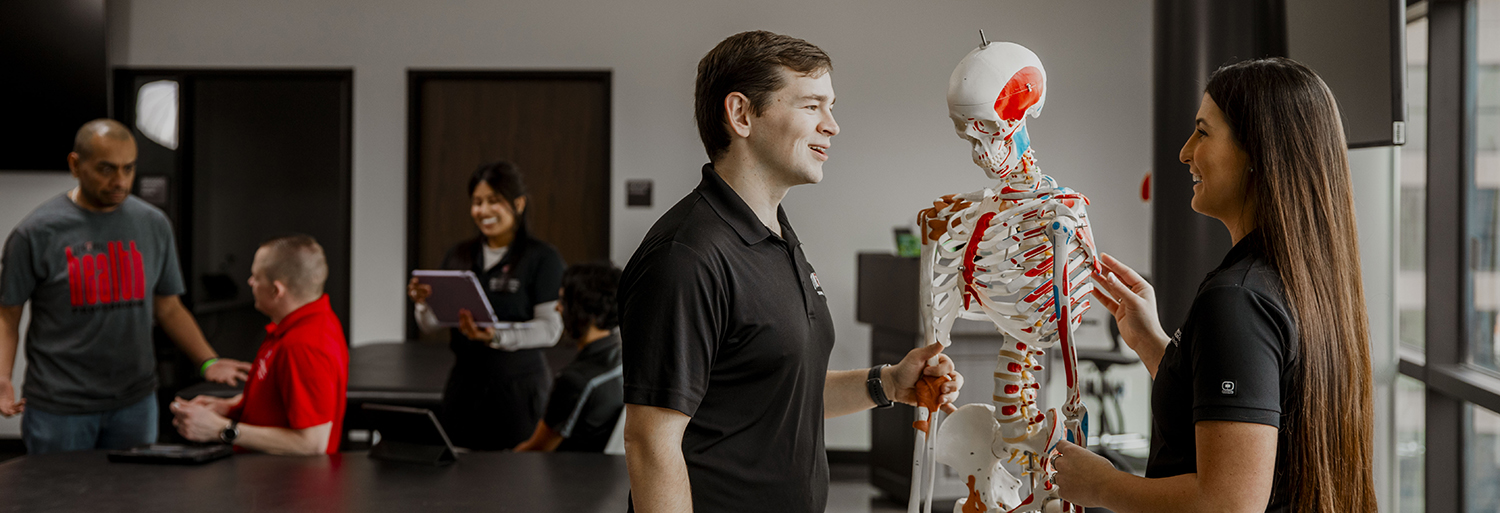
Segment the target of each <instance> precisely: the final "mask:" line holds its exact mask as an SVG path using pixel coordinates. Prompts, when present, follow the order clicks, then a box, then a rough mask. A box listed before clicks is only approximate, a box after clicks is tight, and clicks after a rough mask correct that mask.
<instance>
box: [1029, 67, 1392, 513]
mask: <svg viewBox="0 0 1500 513" xmlns="http://www.w3.org/2000/svg"><path fill="white" fill-rule="evenodd" d="M1346 148H1347V146H1346V144H1345V141H1344V130H1343V126H1342V124H1341V123H1340V118H1339V111H1338V106H1337V104H1336V103H1335V101H1334V98H1333V94H1332V93H1331V92H1330V91H1329V90H1328V87H1327V85H1325V84H1324V83H1323V81H1322V79H1320V78H1318V76H1317V74H1315V73H1313V71H1312V70H1311V69H1308V68H1307V67H1306V66H1303V65H1302V64H1299V63H1297V62H1296V61H1293V60H1290V59H1284V58H1271V59H1258V60H1251V61H1245V62H1240V63H1237V64H1232V65H1228V66H1225V67H1223V68H1220V69H1219V70H1218V71H1216V72H1214V74H1213V76H1212V77H1210V78H1209V83H1208V88H1207V91H1206V92H1205V93H1204V95H1203V103H1202V105H1201V106H1200V107H1199V110H1198V116H1197V120H1196V123H1195V128H1194V132H1193V135H1192V136H1191V137H1190V138H1189V139H1188V141H1187V144H1186V145H1184V146H1183V148H1182V154H1181V156H1180V158H1181V160H1182V162H1183V163H1185V164H1188V166H1189V170H1190V172H1191V173H1192V174H1193V179H1194V180H1193V181H1194V185H1193V192H1194V195H1193V200H1192V206H1193V210H1195V211H1197V212H1199V213H1201V214H1204V215H1207V216H1210V217H1213V218H1215V219H1218V220H1219V221H1222V222H1223V223H1224V226H1225V228H1227V229H1228V230H1229V235H1230V237H1232V238H1233V240H1234V248H1233V249H1231V250H1230V251H1229V254H1228V255H1226V256H1225V258H1224V261H1223V263H1222V264H1220V266H1219V267H1218V268H1217V269H1215V270H1214V271H1213V272H1210V273H1209V274H1208V276H1207V277H1206V278H1205V279H1204V280H1203V284H1202V285H1200V286H1199V289H1198V295H1197V297H1196V298H1194V300H1193V306H1192V308H1191V310H1190V312H1189V314H1188V318H1187V321H1186V322H1184V323H1183V325H1182V327H1181V329H1179V330H1177V331H1176V333H1175V334H1173V335H1172V336H1168V335H1167V333H1166V331H1165V330H1163V329H1162V327H1161V324H1160V322H1159V321H1158V320H1157V316H1156V298H1155V292H1154V291H1153V290H1152V288H1151V285H1150V284H1148V283H1146V281H1145V280H1143V279H1141V277H1140V275H1139V274H1137V273H1136V272H1135V271H1133V270H1131V269H1130V268H1129V267H1128V266H1126V265H1124V264H1122V263H1120V262H1119V261H1118V260H1115V259H1114V258H1112V257H1109V256H1107V255H1106V256H1104V257H1103V258H1101V259H1100V260H1101V261H1102V262H1103V264H1104V269H1105V270H1104V272H1103V273H1102V274H1096V275H1095V276H1094V280H1095V282H1097V283H1098V284H1099V286H1100V287H1099V289H1101V290H1098V291H1096V292H1095V296H1096V298H1097V299H1098V300H1099V302H1101V303H1103V304H1104V306H1105V307H1106V308H1108V309H1109V311H1110V313H1112V314H1113V315H1114V317H1115V320H1116V322H1117V323H1118V324H1119V325H1120V332H1121V335H1122V337H1124V339H1125V341H1126V343H1128V344H1129V345H1130V347H1131V348H1132V349H1134V350H1135V351H1136V352H1137V353H1138V354H1140V356H1141V360H1142V361H1143V362H1144V363H1145V364H1146V369H1147V370H1148V371H1150V372H1151V377H1152V380H1153V386H1152V398H1151V410H1152V437H1151V438H1152V440H1151V459H1150V462H1149V463H1148V464H1147V468H1146V477H1145V478H1141V477H1136V476H1133V475H1130V474H1126V473H1124V472H1120V471H1118V470H1115V469H1114V468H1113V467H1112V466H1111V465H1110V464H1109V462H1108V461H1106V460H1104V459H1103V458H1101V457H1098V456H1095V455H1094V454H1093V453H1090V452H1088V451H1087V450H1084V449H1082V448H1079V447H1078V446H1075V445H1072V444H1067V443H1066V442H1065V443H1063V444H1060V447H1059V456H1058V457H1056V459H1055V465H1056V468H1057V470H1058V474H1057V478H1056V483H1057V485H1058V486H1059V487H1060V493H1061V495H1062V497H1063V498H1065V499H1068V500H1070V501H1072V502H1074V503H1077V504H1083V505H1090V506H1094V505H1097V506H1103V507H1107V508H1109V509H1111V510H1114V511H1117V512H1121V513H1125V512H1136V511H1153V512H1157V511H1161V512H1166V511H1246V512H1249V511H1256V512H1259V511H1278V512H1280V511H1289V512H1290V511H1294V512H1299V513H1302V512H1316V513H1326V512H1346V511H1357V512H1365V511H1376V505H1375V490H1374V482H1373V475H1372V472H1371V470H1372V467H1373V459H1374V455H1373V454H1372V439H1373V438H1374V404H1373V401H1372V397H1373V394H1374V392H1373V389H1372V383H1371V371H1370V350H1369V323H1368V320H1367V318H1366V313H1365V301H1364V289H1363V286H1362V285H1361V283H1360V267H1359V243H1358V236H1357V234H1356V231H1355V219H1354V197H1353V192H1352V186H1351V183H1350V180H1351V179H1350V175H1349V161H1348V152H1347V150H1346Z"/></svg>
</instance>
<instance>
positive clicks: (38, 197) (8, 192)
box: [0, 155, 78, 438]
mask: <svg viewBox="0 0 1500 513" xmlns="http://www.w3.org/2000/svg"><path fill="white" fill-rule="evenodd" d="M64 157H66V155H64ZM59 160H61V159H59ZM66 167H67V163H66V161H63V168H64V169H66ZM77 184H78V182H76V181H74V180H73V175H70V174H68V173H66V172H50V173H49V172H40V171H39V172H33V173H11V172H7V173H0V233H4V234H5V235H4V236H6V237H8V236H9V235H10V231H11V230H12V229H15V227H16V225H17V224H20V223H21V220H22V219H24V218H26V214H30V213H31V211H32V209H35V208H36V207H37V205H40V204H41V203H42V202H43V201H46V200H47V199H50V198H51V197H53V196H56V195H58V194H62V193H63V192H66V191H67V190H68V189H71V188H73V186H74V185H77ZM30 318H31V308H29V307H28V308H27V309H26V310H25V311H24V312H23V313H22V314H21V345H20V346H19V347H17V348H16V365H15V367H14V369H13V372H12V374H11V381H12V383H13V384H14V385H15V387H16V391H17V392H19V391H20V390H21V386H22V385H23V384H24V383H25V382H26V326H27V325H28V324H29V323H30V322H31V321H30ZM20 436H21V417H19V416H17V417H11V418H8V419H7V418H4V417H0V438H17V437H20Z"/></svg>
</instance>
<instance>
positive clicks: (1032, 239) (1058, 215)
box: [908, 33, 1097, 513]
mask: <svg viewBox="0 0 1500 513" xmlns="http://www.w3.org/2000/svg"><path fill="white" fill-rule="evenodd" d="M982 39H983V34H982V33H981V40H982ZM1046 84H1047V75H1046V71H1045V70H1044V69H1043V68H1042V63H1041V60H1040V59H1038V58H1037V56H1036V55H1035V54H1033V53H1032V52H1031V51H1030V50H1027V49H1026V48H1025V47H1022V46H1020V45H1017V44H1013V43H990V42H988V41H985V42H984V44H983V45H982V46H980V47H979V48H976V49H975V50H974V51H972V52H969V55H968V56H966V57H964V59H963V61H961V62H960V63H959V64H958V68H957V69H955V70H954V71H953V75H952V77H950V78H949V81H948V109H949V114H950V116H951V117H952V118H953V122H954V126H955V128H956V129H957V131H958V134H959V136H960V137H962V138H963V139H965V140H968V141H969V142H971V143H972V144H973V150H974V163H975V164H977V165H979V167H981V168H984V170H985V174H986V175H987V176H989V178H991V179H995V180H999V183H997V184H995V185H994V186H993V187H990V188H985V189H983V190H979V191H975V192H970V193H967V194H954V195H948V196H943V197H942V198H941V199H939V200H937V201H935V202H933V207H932V208H929V209H926V210H923V211H922V212H921V213H920V214H918V224H919V229H920V230H921V235H920V236H921V239H922V257H921V258H922V262H921V269H922V280H921V289H922V292H921V293H922V301H923V312H922V321H923V330H924V332H925V333H926V336H927V337H929V342H930V341H932V340H936V341H937V342H941V343H942V344H943V345H944V346H947V345H949V344H951V343H952V341H951V339H950V338H949V330H950V329H951V328H952V327H953V322H954V321H955V320H957V319H958V318H964V319H972V320H987V321H990V322H992V323H994V325H995V327H996V328H997V329H998V330H999V331H1000V332H1001V333H1002V334H1003V336H1004V344H1003V345H1002V349H1001V351H1000V353H999V355H998V362H997V363H996V366H995V374H994V377H995V392H994V395H993V397H992V399H993V405H990V404H969V405H965V406H963V407H962V408H959V409H958V410H957V411H955V412H954V413H953V414H951V415H949V416H948V419H947V420H946V421H942V422H941V424H939V423H938V421H939V417H940V416H941V411H940V410H938V409H937V407H936V406H937V400H936V397H937V393H936V389H937V388H938V385H939V384H940V383H941V381H940V380H941V378H938V379H936V380H933V381H929V382H926V383H923V384H922V385H921V386H919V396H924V397H922V399H921V400H920V401H919V408H918V412H917V416H918V421H917V422H916V423H915V424H914V427H915V428H916V429H917V430H918V433H917V440H918V441H917V447H916V451H915V452H916V454H915V457H914V461H913V469H912V495H911V503H910V504H909V506H908V508H909V511H910V512H912V513H916V512H917V511H918V507H919V505H920V506H922V507H923V511H927V512H930V511H931V509H932V497H931V493H932V488H933V483H932V482H933V479H934V476H935V473H936V469H935V465H933V464H932V461H931V460H932V458H933V457H936V459H937V461H939V462H941V463H943V464H946V465H948V466H949V467H951V468H953V469H954V470H955V471H956V472H958V474H959V475H962V476H965V479H964V480H965V481H966V484H967V485H968V488H969V496H968V497H967V498H965V499H960V500H959V501H958V503H957V504H956V505H955V506H954V513H974V512H985V511H991V512H1030V511H1079V512H1081V511H1082V508H1081V507H1077V508H1075V507H1074V506H1072V505H1069V504H1067V503H1065V502H1063V501H1062V500H1060V499H1059V498H1058V496H1057V487H1056V486H1054V485H1053V484H1052V482H1051V475H1052V473H1053V470H1052V468H1051V461H1052V457H1053V456H1052V451H1053V449H1054V447H1055V446H1056V445H1057V443H1058V441H1060V440H1063V439H1064V438H1067V439H1070V440H1072V441H1074V442H1075V443H1078V444H1080V445H1082V444H1086V443H1087V438H1085V436H1086V435H1087V434H1088V433H1087V430H1088V428H1087V425H1086V414H1087V410H1086V409H1085V407H1084V404H1083V402H1082V400H1081V398H1080V396H1079V388H1078V376H1077V362H1078V359H1077V355H1076V354H1075V352H1074V348H1073V343H1074V341H1073V333H1074V331H1075V329H1076V328H1077V327H1078V325H1079V323H1080V322H1081V321H1082V320H1083V312H1084V311H1086V310H1088V308H1089V301H1088V300H1087V299H1086V297H1087V296H1088V294H1089V292H1090V291H1091V290H1093V284H1092V283H1088V282H1087V278H1088V276H1089V274H1090V271H1092V270H1096V265H1097V263H1096V260H1095V253H1096V252H1095V249H1094V242H1093V236H1092V235H1091V233H1090V230H1089V223H1088V216H1087V215H1086V214H1085V212H1084V207H1085V205H1087V204H1088V199H1086V198H1084V197H1083V196H1082V195H1081V194H1078V193H1076V192H1074V191H1072V190H1071V189H1068V188H1066V187H1061V186H1058V185H1057V183H1056V182H1055V181H1054V180H1053V179H1052V178H1051V177H1049V176H1047V175H1043V174H1042V173H1041V169H1040V168H1039V167H1038V166H1037V161H1036V155H1035V153H1034V152H1033V151H1032V149H1031V141H1030V138H1029V137H1028V135H1027V133H1026V116H1027V115H1031V116H1033V117H1035V116H1037V115H1039V114H1040V113H1041V110H1042V105H1043V104H1044V103H1045V102H1046V98H1047V89H1046ZM1053 347H1059V350H1060V351H1061V356H1062V360H1061V362H1062V363H1061V364H1062V367H1063V371H1064V373H1065V375H1066V378H1067V398H1066V400H1065V401H1064V402H1063V404H1062V405H1061V406H1059V407H1057V408H1051V409H1043V408H1041V407H1040V406H1039V405H1037V404H1036V396H1037V392H1038V391H1039V390H1040V388H1041V385H1040V383H1038V382H1037V379H1036V378H1037V373H1038V372H1040V371H1042V370H1043V369H1042V366H1041V365H1040V364H1039V362H1040V361H1041V358H1042V356H1043V355H1044V354H1045V353H1044V351H1046V350H1048V349H1051V348H1053ZM929 379H930V378H929ZM924 392H925V393H924ZM934 431H935V433H936V434H935V435H933V433H934ZM1005 462H1012V463H1016V464H1018V465H1019V466H1020V467H1021V469H1022V476H1021V477H1024V478H1027V479H1026V481H1027V482H1028V483H1029V484H1028V485H1027V486H1025V487H1024V488H1023V482H1022V479H1021V478H1018V477H1017V476H1012V475H1011V474H1010V473H1009V472H1008V471H1007V470H1006V469H1005V468H1004V467H1003V466H1002V463H1005ZM924 482H925V486H924ZM1023 492H1025V493H1026V495H1024V496H1023V495H1022V493H1023Z"/></svg>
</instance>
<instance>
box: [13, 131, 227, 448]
mask: <svg viewBox="0 0 1500 513" xmlns="http://www.w3.org/2000/svg"><path fill="white" fill-rule="evenodd" d="M135 158H136V147H135V139H134V138H133V137H132V136H131V134H130V130H129V129H128V128H126V127H125V126H124V125H121V124H120V123H118V122H116V121H113V120H108V119H100V120H94V121H90V122H88V123H86V124H84V126H83V127H82V128H80V129H79V130H78V135H77V137H75V138H74V142H73V153H70V154H69V155H68V167H69V168H70V169H71V170H72V172H73V176H74V177H75V178H77V179H78V187H76V188H74V189H73V190H71V191H68V192H67V193H66V194H60V195H58V196H55V197H53V198H52V199H50V200H47V201H46V202H45V203H42V205H41V206H38V207H37V208H36V210H34V211H32V212H31V214H30V215H27V216H26V219H24V220H22V221H21V224H19V225H17V226H16V229H15V231H13V232H11V234H10V237H8V238H7V239H6V241H5V248H4V252H3V253H0V414H3V415H5V416H7V417H9V416H12V415H15V414H18V413H22V412H23V411H24V412H25V417H23V419H22V421H21V438H22V439H23V440H24V441H25V443H26V450H27V452H28V453H30V454H42V453H48V452H62V451H77V450H90V449H123V448H128V447H131V446H134V445H139V444H143V443H151V442H155V441H156V433H157V404H156V397H155V393H154V392H155V391H156V359H155V357H154V355H153V352H152V341H151V326H152V321H155V322H157V323H160V324H161V326H162V329H163V330H164V331H165V332H166V333H167V336H168V337H169V338H171V339H172V341H173V342H174V343H176V344H177V347H178V348H180V349H182V351H183V352H184V353H186V354H187V355H188V357H190V358H192V359H193V361H194V362H197V363H198V364H199V365H200V368H201V369H202V372H203V374H204V375H205V376H206V377H207V378H208V379H209V380H212V381H218V382H222V383H227V384H230V385H233V384H235V383H236V381H237V380H243V379H246V378H247V377H248V374H247V372H248V371H249V368H250V365H249V364H248V363H245V362H239V361H234V360H229V359H219V358H215V353H214V350H213V348H211V347H209V345H208V342H207V341H206V340H204V338H203V332H202V331H200V330H199V329H198V323H197V322H196V321H194V320H193V317H192V315H191V314H190V313H188V311H187V309H186V308H184V307H183V305H182V301H181V300H179V298H178V296H179V295H181V294H182V293H183V282H182V274H181V271H180V270H179V269H178V265H177V249H176V243H175V242H174V241H173V237H172V228H171V225H170V224H169V223H168V222H167V217H166V215H165V214H163V213H162V212H161V211H160V210H158V209H156V208H155V207H152V206H151V205H149V204H147V203H146V202H144V201H141V200H140V199H139V198H136V197H133V196H131V195H130V187H131V184H132V183H133V181H134V180H135ZM27 302H30V303H31V325H30V328H29V329H28V330H27V333H26V359H27V361H28V362H29V365H28V366H27V368H26V387H25V391H24V395H25V399H21V400H19V401H18V400H16V394H15V390H14V387H13V386H12V384H11V377H12V376H11V373H12V371H13V368H14V364H15V355H16V346H17V343H18V338H19V332H20V320H21V309H22V307H24V306H25V304H26V303H27Z"/></svg>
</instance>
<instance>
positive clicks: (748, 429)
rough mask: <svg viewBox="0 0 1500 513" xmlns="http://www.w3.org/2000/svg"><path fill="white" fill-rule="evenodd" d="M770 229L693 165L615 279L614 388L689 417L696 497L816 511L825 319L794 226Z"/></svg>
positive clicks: (731, 504) (729, 506)
mask: <svg viewBox="0 0 1500 513" xmlns="http://www.w3.org/2000/svg"><path fill="white" fill-rule="evenodd" d="M777 219H778V220H779V222H780V224H781V233H782V234H783V237H777V236H776V235H775V234H773V233H771V231H770V229H768V228H766V227H765V225H763V224H761V222H760V220H759V218H757V217H756V216H755V213H754V212H753V211H752V210H750V207H749V206H748V205H746V204H745V202H744V200H742V199H740V197H739V195H738V194H736V193H735V192H734V190H733V189H731V188H730V187H729V185H728V184H726V183H725V182H724V180H723V179H721V178H720V177H719V175H718V173H716V172H714V169H713V166H712V165H705V166H704V167H703V182H702V183H700V184H699V185H698V188H697V189H695V190H694V191H693V192H692V193H691V194H688V195H687V197H685V198H683V199H682V201H679V202H677V204H676V205H675V206H673V207H672V209H671V210H668V211H667V213H666V214H664V215H662V217H661V219H660V220H658V221H657V222H656V225H655V226H652V227H651V231H650V232H648V233H647V234H646V238H645V240H643V241H642V242H641V246H640V248H639V249H637V250H636V252H635V255H634V256H633V257H631V259H630V263H629V264H628V265H627V266H626V267H625V272H624V275H623V276H622V278H621V281H620V320H621V325H620V332H621V336H622V337H623V339H624V346H623V347H624V352H623V356H624V364H625V367H624V368H625V402H626V403H629V404H641V405H647V406H657V407H661V408H670V409H673V410H677V411H680V412H682V413H684V414H687V415H689V416H691V417H692V420H691V421H690V422H689V423H688V427H687V431H686V433H685V434H684V435H683V440H682V452H683V456H684V458H685V459H686V460H687V470H688V477H689V480H690V481H691V484H692V490H693V508H694V511H714V512H725V511H728V512H734V511H757V512H759V511H777V512H791V513H797V512H808V513H822V511H823V510H824V507H825V504H826V502H827V496H828V461H827V456H826V454H825V453H824V448H823V382H824V379H825V378H826V375H827V371H828V356H829V353H830V352H831V351H832V350H833V340H834V336H833V322H832V319H831V318H830V316H829V313H828V304H827V299H826V298H825V296H824V295H823V291H822V288H821V287H820V286H819V284H818V281H817V275H816V274H815V273H814V270H813V268H812V266H811V265H809V264H808V263H807V259H806V257H805V256H804V255H803V253H802V249H801V243H800V242H798V240H797V234H796V232H795V231H794V230H792V226H791V224H790V223H789V222H787V218H786V212H785V211H782V210H781V209H779V208H778V209H777Z"/></svg>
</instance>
